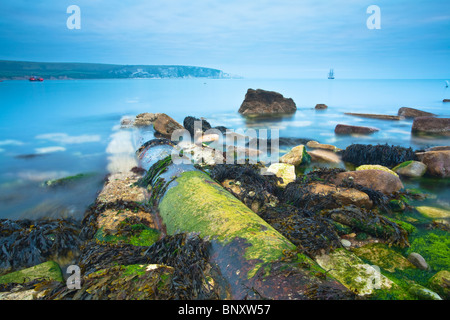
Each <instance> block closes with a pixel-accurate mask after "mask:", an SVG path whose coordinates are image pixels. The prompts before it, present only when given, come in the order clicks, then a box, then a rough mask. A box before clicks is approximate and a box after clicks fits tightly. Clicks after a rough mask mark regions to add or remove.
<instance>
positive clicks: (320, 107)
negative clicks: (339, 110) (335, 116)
mask: <svg viewBox="0 0 450 320" xmlns="http://www.w3.org/2000/svg"><path fill="white" fill-rule="evenodd" d="M327 108H328V106H327V105H326V104H324V103H319V104H316V106H315V109H316V110H324V109H327Z"/></svg>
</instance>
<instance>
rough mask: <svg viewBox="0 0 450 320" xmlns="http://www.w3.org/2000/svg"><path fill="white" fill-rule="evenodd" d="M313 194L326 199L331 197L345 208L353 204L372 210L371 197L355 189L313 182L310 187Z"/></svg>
mask: <svg viewBox="0 0 450 320" xmlns="http://www.w3.org/2000/svg"><path fill="white" fill-rule="evenodd" d="M309 187H310V189H309V192H310V193H311V194H318V195H321V196H324V197H328V196H331V197H333V199H334V200H335V201H336V203H337V205H341V206H345V205H350V204H353V205H355V206H358V207H365V208H368V209H370V208H372V205H373V203H372V201H371V200H370V198H369V196H368V195H367V194H365V193H364V192H362V191H359V190H357V189H354V188H340V187H334V186H329V185H326V184H322V183H318V182H313V183H311V184H310V185H309Z"/></svg>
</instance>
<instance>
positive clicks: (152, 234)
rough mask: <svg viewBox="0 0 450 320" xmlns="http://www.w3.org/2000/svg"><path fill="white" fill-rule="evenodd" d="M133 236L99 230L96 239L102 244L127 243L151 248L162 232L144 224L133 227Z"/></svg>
mask: <svg viewBox="0 0 450 320" xmlns="http://www.w3.org/2000/svg"><path fill="white" fill-rule="evenodd" d="M131 229H132V233H131V234H122V233H120V232H118V233H117V234H110V233H108V232H105V230H104V229H103V227H102V228H100V229H98V230H97V232H96V234H95V236H94V237H95V239H97V240H98V241H100V242H107V243H113V244H115V243H119V242H122V243H127V244H132V245H134V246H151V245H152V244H153V243H155V242H156V241H158V239H159V237H160V232H159V231H158V230H156V229H152V228H149V227H147V226H145V225H143V224H134V225H131Z"/></svg>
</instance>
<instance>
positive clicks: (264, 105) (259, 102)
mask: <svg viewBox="0 0 450 320" xmlns="http://www.w3.org/2000/svg"><path fill="white" fill-rule="evenodd" d="M295 111H297V107H296V105H295V103H294V100H292V99H290V98H289V99H286V98H284V97H283V95H281V94H280V93H278V92H274V91H265V90H261V89H257V90H253V89H248V91H247V94H246V95H245V99H244V102H243V103H242V105H241V107H240V108H239V113H240V114H243V115H275V114H289V113H294V112H295Z"/></svg>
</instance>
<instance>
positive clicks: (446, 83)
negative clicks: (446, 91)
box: [445, 80, 449, 88]
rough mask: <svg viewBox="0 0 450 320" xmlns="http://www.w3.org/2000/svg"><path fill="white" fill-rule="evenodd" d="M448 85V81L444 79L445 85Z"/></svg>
mask: <svg viewBox="0 0 450 320" xmlns="http://www.w3.org/2000/svg"><path fill="white" fill-rule="evenodd" d="M448 85H449V83H448V81H447V80H445V87H446V88H448Z"/></svg>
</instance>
